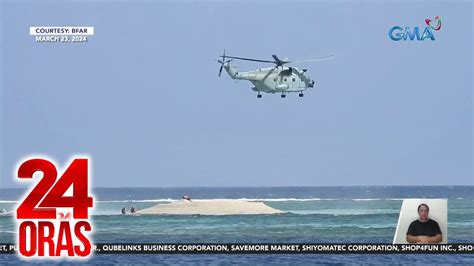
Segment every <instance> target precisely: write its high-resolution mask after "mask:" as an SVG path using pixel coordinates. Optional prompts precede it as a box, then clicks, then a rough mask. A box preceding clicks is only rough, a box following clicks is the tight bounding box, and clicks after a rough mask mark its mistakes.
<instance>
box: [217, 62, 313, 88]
mask: <svg viewBox="0 0 474 266" xmlns="http://www.w3.org/2000/svg"><path fill="white" fill-rule="evenodd" d="M224 69H225V70H226V72H227V73H228V74H229V76H230V77H231V78H232V79H236V80H248V81H250V82H251V83H252V84H253V85H254V87H252V90H253V91H256V92H259V93H260V92H266V93H289V92H300V93H301V92H302V91H304V90H306V89H308V88H312V87H313V86H314V81H313V80H311V78H310V77H309V75H308V74H307V73H306V70H299V69H298V68H296V67H284V66H281V67H269V68H259V69H257V70H253V71H246V72H239V71H237V69H236V68H235V67H233V66H232V65H230V63H226V64H225V65H224Z"/></svg>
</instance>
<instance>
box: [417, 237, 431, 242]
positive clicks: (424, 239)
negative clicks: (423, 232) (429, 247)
mask: <svg viewBox="0 0 474 266" xmlns="http://www.w3.org/2000/svg"><path fill="white" fill-rule="evenodd" d="M416 243H417V244H428V243H430V237H429V236H418V241H417V242H416Z"/></svg>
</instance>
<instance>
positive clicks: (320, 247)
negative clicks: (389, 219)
mask: <svg viewBox="0 0 474 266" xmlns="http://www.w3.org/2000/svg"><path fill="white" fill-rule="evenodd" d="M17 250H18V246H17V245H15V244H0V254H16V253H17ZM93 250H94V254H137V255H138V254H474V244H471V243H469V244H394V245H392V244H361V243H354V244H281V243H280V244H238V243H232V244H206V243H198V244H196V243H193V244H175V243H174V244H163V243H161V244H152V243H150V244H136V243H120V244H106V243H103V244H95V245H93Z"/></svg>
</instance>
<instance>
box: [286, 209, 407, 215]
mask: <svg viewBox="0 0 474 266" xmlns="http://www.w3.org/2000/svg"><path fill="white" fill-rule="evenodd" d="M288 212H290V213H294V214H302V215H314V214H319V215H332V216H359V215H381V214H398V213H400V211H399V210H384V209H364V210H361V209H359V210H358V209H348V210H346V209H335V210H297V211H293V210H288Z"/></svg>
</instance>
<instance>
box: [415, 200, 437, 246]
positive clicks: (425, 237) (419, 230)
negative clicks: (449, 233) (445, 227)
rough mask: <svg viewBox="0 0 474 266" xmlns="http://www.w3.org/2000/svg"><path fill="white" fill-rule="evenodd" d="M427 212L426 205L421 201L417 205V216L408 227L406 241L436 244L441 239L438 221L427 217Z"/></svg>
mask: <svg viewBox="0 0 474 266" xmlns="http://www.w3.org/2000/svg"><path fill="white" fill-rule="evenodd" d="M429 212H430V208H429V207H428V205H426V204H424V203H423V204H420V205H419V206H418V215H419V218H418V220H415V221H413V222H412V223H411V224H410V227H408V232H407V242H408V243H423V244H428V243H429V244H436V243H440V242H441V241H442V240H443V236H442V234H441V229H440V228H439V225H438V223H437V222H436V221H434V220H431V219H429V218H428V214H429Z"/></svg>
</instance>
